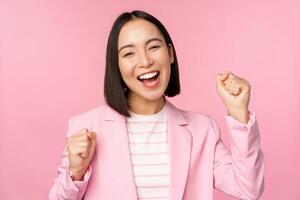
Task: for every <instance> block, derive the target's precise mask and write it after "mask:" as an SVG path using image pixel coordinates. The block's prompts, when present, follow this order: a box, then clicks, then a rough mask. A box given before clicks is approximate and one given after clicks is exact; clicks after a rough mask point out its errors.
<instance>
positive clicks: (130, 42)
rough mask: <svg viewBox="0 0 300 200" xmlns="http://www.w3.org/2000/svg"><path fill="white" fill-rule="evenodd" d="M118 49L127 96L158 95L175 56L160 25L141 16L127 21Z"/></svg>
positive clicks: (165, 86) (151, 98)
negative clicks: (161, 31)
mask: <svg viewBox="0 0 300 200" xmlns="http://www.w3.org/2000/svg"><path fill="white" fill-rule="evenodd" d="M118 52H119V53H118V57H119V58H118V59H119V68H120V72H121V76H122V78H123V80H124V82H125V83H126V85H127V87H128V88H129V95H130V98H131V99H134V98H135V99H142V100H150V101H155V100H158V99H160V98H161V97H162V96H163V94H164V92H165V90H166V88H167V86H168V83H169V79H170V70H171V64H172V63H173V62H174V57H173V48H172V47H168V46H167V44H166V42H165V41H164V38H163V36H162V34H161V33H160V31H159V29H158V28H157V27H156V26H155V25H154V24H152V23H150V22H148V21H146V20H143V19H136V20H132V21H129V22H127V23H126V24H125V25H124V26H123V27H122V29H121V31H120V34H119V40H118Z"/></svg>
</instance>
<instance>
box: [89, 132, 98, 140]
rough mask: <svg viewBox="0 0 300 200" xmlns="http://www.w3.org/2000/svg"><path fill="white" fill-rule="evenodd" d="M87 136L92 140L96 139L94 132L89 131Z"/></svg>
mask: <svg viewBox="0 0 300 200" xmlns="http://www.w3.org/2000/svg"><path fill="white" fill-rule="evenodd" d="M88 137H89V139H90V140H91V141H92V142H93V141H95V140H96V138H97V134H96V133H95V132H89V133H88Z"/></svg>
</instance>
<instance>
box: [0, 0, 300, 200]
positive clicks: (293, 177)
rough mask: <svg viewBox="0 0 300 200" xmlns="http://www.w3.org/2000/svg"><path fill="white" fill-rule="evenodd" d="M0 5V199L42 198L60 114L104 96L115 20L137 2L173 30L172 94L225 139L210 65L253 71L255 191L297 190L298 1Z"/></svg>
mask: <svg viewBox="0 0 300 200" xmlns="http://www.w3.org/2000/svg"><path fill="white" fill-rule="evenodd" d="M0 9H1V10H0V34H1V41H0V48H1V49H0V64H1V65H0V134H1V135H0V156H1V157H0V199H3V200H20V199H30V200H40V199H46V198H47V194H48V191H49V189H50V187H51V185H52V184H53V181H54V178H55V177H56V175H57V174H56V173H57V171H56V170H57V167H58V165H59V163H60V156H61V154H62V151H63V148H64V146H65V140H64V137H65V134H66V131H67V122H68V119H69V118H70V117H71V116H73V115H77V114H80V113H82V112H85V111H87V110H89V109H91V108H93V107H95V106H98V105H101V104H103V103H104V97H103V77H104V68H105V50H106V43H107V38H108V34H109V31H110V29H111V26H112V23H113V21H114V20H115V18H116V17H117V16H118V15H119V14H120V13H121V12H124V11H132V10H134V9H140V10H144V11H146V12H149V13H151V14H153V15H154V16H156V17H157V18H158V19H159V20H160V21H161V22H162V23H163V24H164V25H165V26H166V28H167V29H168V31H169V33H170V34H171V37H172V38H173V41H174V44H175V48H176V51H177V56H178V60H179V68H180V80H181V87H182V92H181V94H180V95H179V96H177V97H174V98H169V100H170V101H171V102H172V103H173V104H175V105H176V106H178V107H179V108H183V109H186V110H195V111H198V112H202V113H206V114H209V115H211V116H213V117H215V118H216V119H217V121H218V122H219V125H220V128H221V131H222V137H223V138H224V142H225V144H226V145H229V137H228V128H227V125H226V123H225V115H226V114H227V113H226V110H225V107H224V105H223V103H222V101H221V99H220V97H219V96H218V93H217V91H216V88H215V75H216V74H217V73H221V72H224V71H225V70H227V69H229V70H231V71H232V72H233V73H235V74H237V75H239V76H241V77H243V78H245V79H247V80H248V81H249V82H250V84H251V86H252V90H251V101H250V107H249V109H250V110H251V111H253V112H255V113H256V115H257V120H258V123H259V128H260V131H261V148H262V150H263V152H264V154H265V192H264V194H263V195H262V198H261V199H263V200H282V199H284V200H299V199H300V191H299V188H300V170H299V169H300V148H299V142H300V125H299V124H300V123H299V122H300V121H299V119H300V113H299V112H300V101H299V100H300V90H299V86H300V79H299V75H300V57H299V55H300V1H296V0H253V1H248V0H219V1H216V0H198V1H177V2H175V1H158V0H152V1H140V0H136V1H100V0H98V1H96V0H91V1H79V0H65V1H59V0H48V1H45V0H26V1H22V0H2V1H1V2H0ZM215 199H216V200H230V199H233V198H232V197H230V196H228V195H225V194H223V193H221V192H219V191H215Z"/></svg>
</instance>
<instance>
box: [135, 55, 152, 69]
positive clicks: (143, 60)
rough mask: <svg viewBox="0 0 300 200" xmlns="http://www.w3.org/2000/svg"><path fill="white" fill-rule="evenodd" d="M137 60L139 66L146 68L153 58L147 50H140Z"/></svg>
mask: <svg viewBox="0 0 300 200" xmlns="http://www.w3.org/2000/svg"><path fill="white" fill-rule="evenodd" d="M138 62H139V66H140V67H144V68H148V67H150V66H151V65H152V64H153V58H151V56H150V55H149V54H147V52H141V53H140V56H139V61H138Z"/></svg>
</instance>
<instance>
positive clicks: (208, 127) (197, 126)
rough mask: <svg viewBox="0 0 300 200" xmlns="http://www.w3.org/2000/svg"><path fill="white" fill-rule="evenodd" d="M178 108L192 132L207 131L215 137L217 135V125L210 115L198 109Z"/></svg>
mask: <svg viewBox="0 0 300 200" xmlns="http://www.w3.org/2000/svg"><path fill="white" fill-rule="evenodd" d="M178 110H179V111H180V112H181V113H182V115H183V116H184V118H185V119H186V121H187V123H188V126H189V127H190V129H191V130H192V132H193V133H194V134H199V133H208V134H212V135H214V136H215V137H217V138H218V137H219V125H218V123H217V120H216V119H215V118H214V117H213V116H212V115H209V114H206V113H202V112H199V111H191V110H183V109H178Z"/></svg>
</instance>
